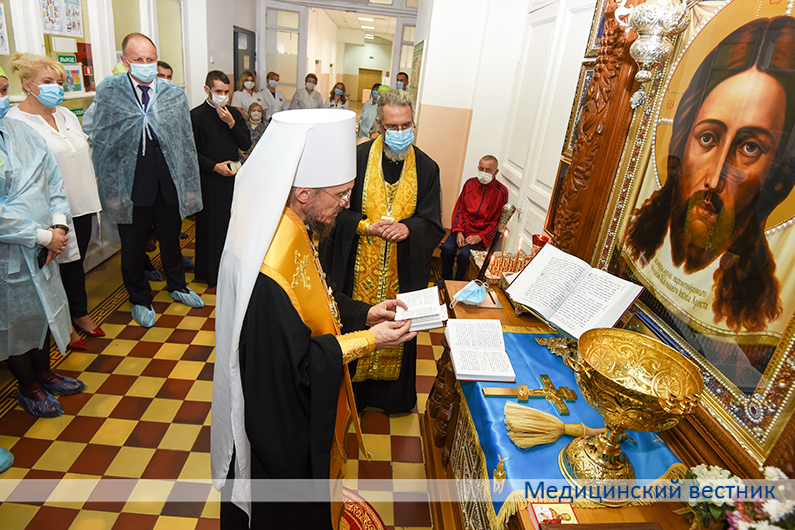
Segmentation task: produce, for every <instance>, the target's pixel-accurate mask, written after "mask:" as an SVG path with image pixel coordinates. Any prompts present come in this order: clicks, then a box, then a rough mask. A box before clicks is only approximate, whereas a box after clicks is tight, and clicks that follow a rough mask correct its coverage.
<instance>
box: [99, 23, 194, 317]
mask: <svg viewBox="0 0 795 530" xmlns="http://www.w3.org/2000/svg"><path fill="white" fill-rule="evenodd" d="M122 54H123V55H122V62H123V63H124V66H125V67H127V69H128V72H127V73H126V74H124V75H119V76H115V77H107V78H105V80H104V81H102V83H100V84H99V86H98V87H97V94H96V97H95V98H94V104H93V106H94V107H95V112H94V116H93V121H92V122H91V123H90V125H89V127H88V128H85V130H86V133H88V134H89V136H90V138H91V141H92V142H93V144H94V155H93V158H94V168H95V169H96V173H97V179H98V181H99V182H98V184H99V195H100V199H101V200H102V208H103V211H104V213H105V214H106V215H107V218H108V219H109V220H110V221H112V222H114V223H117V224H118V227H119V236H120V237H121V270H122V279H123V280H124V286H125V287H126V288H127V292H128V293H129V295H130V302H131V303H132V305H133V307H132V318H133V319H134V320H135V321H136V322H137V323H138V324H139V325H141V326H143V327H151V326H153V325H154V323H155V320H156V318H157V315H156V314H155V311H154V309H153V308H152V291H151V288H150V286H149V281H148V280H147V279H146V275H145V269H144V264H145V261H146V250H145V249H146V244H147V241H148V240H149V233H150V229H151V227H152V226H154V228H155V235H156V236H157V239H158V241H159V242H160V256H161V258H162V262H163V271H164V272H165V276H166V282H167V284H166V286H167V289H168V290H169V291H170V293H171V297H172V298H173V299H174V300H177V301H178V302H182V303H183V304H186V305H189V306H191V307H203V306H204V302H203V301H202V299H201V298H200V297H199V296H198V295H197V294H196V293H194V292H193V291H192V290H191V289H190V288H188V287H187V285H186V284H185V273H184V271H183V269H182V254H181V251H180V246H179V234H180V228H181V225H182V219H184V218H185V217H186V216H188V215H191V214H193V213H196V212H198V211H199V210H201V208H202V202H201V189H200V184H199V167H198V163H197V160H198V159H197V156H196V147H195V145H194V142H193V132H192V129H191V121H190V108H189V107H188V98H187V97H186V96H185V93H184V92H183V91H182V90H181V89H180V88H179V87H178V86H176V85H173V84H171V83H168V82H166V81H163V80H162V79H159V78H157V77H156V76H157V48H155V45H154V44H153V43H152V41H151V40H150V39H149V37H147V36H146V35H142V34H141V33H131V34H130V35H127V36H126V37H125V38H124V40H123V41H122Z"/></svg>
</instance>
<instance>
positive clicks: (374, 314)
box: [366, 300, 409, 326]
mask: <svg viewBox="0 0 795 530" xmlns="http://www.w3.org/2000/svg"><path fill="white" fill-rule="evenodd" d="M398 306H400V307H402V308H403V309H408V308H409V307H408V306H407V305H406V302H404V301H402V300H384V301H383V302H381V303H380V304H378V305H374V306H373V307H371V308H370V311H368V312H367V321H366V324H367V325H368V326H375V325H376V324H380V323H381V322H389V321H392V320H395V310H396V309H397V307H398Z"/></svg>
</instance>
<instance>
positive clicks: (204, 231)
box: [190, 101, 251, 287]
mask: <svg viewBox="0 0 795 530" xmlns="http://www.w3.org/2000/svg"><path fill="white" fill-rule="evenodd" d="M226 110H228V111H229V112H231V113H232V116H234V117H235V126H234V127H232V128H231V129H230V128H229V125H227V124H226V123H225V122H224V121H223V120H222V119H221V118H219V117H218V112H217V111H216V110H215V107H212V106H210V104H209V103H207V102H206V101H205V102H204V103H202V104H201V105H199V106H198V107H196V108H194V109H192V110H191V111H190V121H191V123H192V125H193V139H194V141H195V142H196V152H197V154H198V157H199V171H200V175H201V189H202V201H203V202H204V208H203V209H202V211H200V212H198V213H197V214H196V269H195V275H196V278H197V279H200V280H203V281H206V282H207V284H208V285H209V286H210V287H213V286H215V285H216V284H217V283H218V268H219V266H220V264H221V252H222V251H223V249H224V242H225V241H226V231H227V229H228V228H229V217H230V216H231V215H232V192H233V191H234V189H235V177H234V176H232V177H224V176H222V175H220V174H218V173H216V172H215V171H214V168H215V165H216V164H217V163H219V162H224V161H226V160H231V161H232V162H236V161H237V159H238V156H239V155H238V151H237V150H238V149H240V150H242V151H245V150H246V149H248V148H249V147H251V136H250V135H249V132H248V127H247V126H246V122H245V120H244V119H243V115H242V114H240V111H238V110H237V109H235V108H232V107H226Z"/></svg>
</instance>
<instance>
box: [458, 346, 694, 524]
mask: <svg viewBox="0 0 795 530" xmlns="http://www.w3.org/2000/svg"><path fill="white" fill-rule="evenodd" d="M503 335H504V337H505V348H506V351H507V352H508V357H509V358H510V360H511V364H512V365H513V369H514V372H516V381H517V382H516V383H488V382H473V381H461V382H460V385H461V389H462V391H463V395H464V398H465V399H466V405H467V406H468V408H469V411H470V414H471V416H472V421H473V423H474V425H475V429H476V431H477V434H478V438H479V441H480V446H481V449H482V450H483V454H484V456H485V459H486V467H487V470H488V474H489V479H491V478H492V477H493V473H494V469H495V468H496V467H497V464H498V462H499V459H498V457H497V455H498V454H500V455H501V456H502V457H503V458H505V457H506V456H507V457H508V459H507V460H506V461H505V463H504V465H505V471H506V473H507V481H506V484H505V487H504V489H503V491H502V493H501V494H498V493H494V491H493V488H492V502H493V503H494V512H495V513H499V511H500V508H501V507H502V504H503V502H504V501H505V499H506V497H507V496H508V495H509V494H510V493H511V492H512V491H514V490H521V489H524V484H525V481H529V482H531V484H532V485H533V486H532V487H533V488H536V487H537V485H538V484H539V482H540V481H546V484H547V485H548V484H550V483H551V481H556V482H559V481H563V480H564V478H563V475H562V474H561V472H560V468H559V466H558V454H559V453H560V450H561V449H563V447H565V446H566V445H567V444H568V443H569V442H570V441H571V440H572V438H571V437H569V436H565V435H564V436H561V437H560V438H559V439H558V441H557V442H555V443H554V444H548V445H538V446H535V447H531V448H530V449H526V450H522V449H519V448H518V447H516V446H515V445H514V444H513V442H511V440H510V438H508V431H507V429H506V427H505V414H504V412H503V411H504V408H505V403H506V402H507V400H508V399H513V401H514V402H516V398H515V397H514V398H510V397H507V398H506V397H488V398H486V397H484V395H483V391H482V388H484V387H514V388H515V387H516V385H517V384H525V385H527V386H528V387H530V388H540V387H541V382H540V380H539V378H538V376H540V375H542V374H546V375H548V376H549V377H550V378H551V380H552V384H554V385H555V387H557V388H560V387H562V386H567V387H569V388H570V389H572V390H574V391H575V392H576V393H577V401H576V402H574V403H567V406H568V408H569V410H570V411H571V414H570V415H569V416H559V415H558V414H557V411H556V409H555V407H554V406H553V405H552V404H551V403H549V402H548V401H547V400H546V399H539V398H531V399H530V400H529V401H528V402H527V403H522V405H526V406H529V407H533V408H536V409H538V410H541V411H544V412H547V413H549V414H552V415H553V416H555V417H557V418H559V419H561V420H562V421H563V422H564V423H584V424H585V425H587V426H589V427H593V428H600V427H604V419H603V418H602V416H600V415H599V414H598V413H597V412H596V411H595V410H594V409H593V408H592V407H591V406H590V405H589V404H588V402H587V401H585V398H583V397H582V393H581V392H580V390H579V388H578V387H577V382H576V380H575V378H574V372H573V371H572V370H571V369H570V368H568V367H567V366H566V365H565V364H564V363H563V360H562V359H561V358H560V357H558V356H556V355H554V354H553V353H551V352H550V351H549V350H548V349H547V347H546V346H541V345H539V344H538V343H537V342H536V340H535V339H536V338H537V337H550V336H552V335H536V334H529V333H504V334H503ZM629 434H630V435H631V436H632V438H634V439H635V440H636V441H637V445H634V444H632V443H631V442H629V441H626V442H624V443H623V444H621V445H622V449H623V450H624V452H625V453H626V454H627V456H629V458H630V460H631V461H632V464H633V465H634V467H635V475H636V477H637V479H638V483H639V484H643V483H644V482H650V481H652V480H655V479H658V478H660V477H661V476H663V475H664V474H665V473H666V471H668V469H669V468H670V467H671V466H672V465H673V464H675V463H677V462H679V460H678V459H677V458H676V457H675V456H674V454H673V453H672V452H671V451H670V449H668V447H666V445H665V444H664V443H663V442H662V441H661V440H660V439H659V438H658V437H657V435H656V434H655V433H646V432H637V431H630V432H629ZM558 491H560V487H559V486H558Z"/></svg>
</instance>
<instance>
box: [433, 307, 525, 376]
mask: <svg viewBox="0 0 795 530" xmlns="http://www.w3.org/2000/svg"><path fill="white" fill-rule="evenodd" d="M444 336H445V337H446V338H447V345H448V346H449V347H450V359H451V360H452V362H453V369H454V370H455V375H456V378H458V379H459V380H460V381H501V382H505V383H511V382H513V381H516V374H515V373H514V371H513V367H512V366H511V361H510V359H508V354H507V353H505V341H504V340H503V338H502V324H500V321H499V320H475V319H452V320H449V321H448V322H447V328H446V329H445V330H444Z"/></svg>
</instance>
